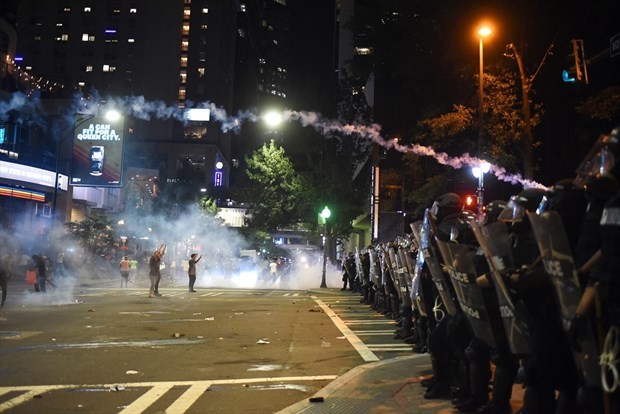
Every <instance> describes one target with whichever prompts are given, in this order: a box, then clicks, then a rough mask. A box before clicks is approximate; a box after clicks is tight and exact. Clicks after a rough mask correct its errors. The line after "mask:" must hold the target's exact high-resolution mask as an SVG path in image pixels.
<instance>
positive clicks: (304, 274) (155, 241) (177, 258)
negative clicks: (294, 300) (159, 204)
mask: <svg viewBox="0 0 620 414" xmlns="http://www.w3.org/2000/svg"><path fill="white" fill-rule="evenodd" d="M190 107H192V108H207V109H209V110H210V117H211V120H212V121H214V122H217V123H219V124H220V126H221V129H222V131H224V132H227V131H239V130H240V128H241V126H242V125H243V124H244V123H245V122H259V121H261V119H262V118H261V115H259V114H258V113H257V112H256V111H253V110H246V111H241V112H239V113H237V115H235V116H231V115H228V114H227V112H226V111H225V110H224V109H222V108H219V107H217V106H216V105H215V104H213V103H210V102H203V103H198V104H196V105H192V104H190V105H188V109H189V108H190ZM111 108H114V109H116V110H118V111H119V112H122V113H123V114H124V115H125V116H132V117H135V118H137V119H141V120H150V119H158V120H166V119H174V120H178V121H180V122H184V117H183V116H184V110H183V109H180V108H178V107H176V106H168V105H166V104H165V103H164V102H163V101H147V100H146V99H145V98H144V97H121V98H118V97H117V98H107V99H105V100H102V99H99V98H98V97H97V96H94V97H91V98H89V99H84V98H83V97H81V96H80V97H77V96H76V98H75V99H74V100H73V101H72V104H71V105H70V107H69V108H68V109H66V112H65V113H64V114H56V115H57V116H58V115H60V116H61V117H63V118H64V119H66V124H67V125H72V124H73V118H74V114H75V113H90V114H96V115H100V114H103V113H104V112H105V111H106V110H107V109H111ZM55 110H58V108H55ZM9 112H11V115H12V116H13V117H17V118H14V119H17V122H22V119H20V118H19V116H21V117H22V118H23V122H26V120H28V122H31V123H41V124H43V123H44V122H45V121H41V119H43V118H45V117H46V115H49V114H46V113H45V112H44V109H43V105H42V104H41V101H40V100H38V99H37V98H36V97H31V98H28V97H27V96H25V95H22V94H19V93H16V94H13V96H12V98H11V99H10V100H9V101H0V120H6V119H7V118H8V115H9ZM282 115H283V120H284V121H285V122H299V123H300V124H301V125H302V126H304V127H310V128H314V129H315V130H316V131H318V132H319V133H321V134H323V135H332V134H336V133H338V134H342V135H344V136H358V137H362V138H366V139H368V140H370V141H372V142H374V143H376V144H378V145H380V146H382V147H385V148H388V149H394V150H396V151H400V152H402V153H413V154H416V155H420V156H428V157H432V158H434V159H435V160H436V161H437V162H438V163H440V164H442V165H447V166H450V167H452V168H455V169H459V168H462V167H465V166H476V165H478V164H479V163H480V161H481V160H480V159H478V158H476V157H472V156H470V155H469V154H463V155H461V156H457V157H453V156H450V155H448V154H447V153H444V152H436V151H435V150H434V149H433V148H431V147H426V146H422V145H419V144H413V145H406V146H405V145H401V144H399V143H398V142H397V141H396V140H387V139H385V138H383V136H382V135H381V126H380V125H378V124H371V125H360V124H342V123H340V122H338V121H335V120H329V119H324V118H322V116H321V115H320V114H319V113H316V112H308V111H292V110H286V111H284V112H283V114H282ZM490 173H492V174H494V175H495V176H496V177H497V178H498V179H500V180H502V181H506V182H510V183H513V184H521V185H523V186H524V187H544V186H542V185H541V184H538V183H536V182H533V181H528V180H524V179H523V178H522V177H521V176H520V175H515V174H509V173H508V172H507V171H506V170H505V169H504V168H502V167H500V166H496V165H492V166H491V169H490ZM172 204H173V202H171V203H164V205H172ZM169 217H170V215H169V214H168V215H156V214H152V215H144V214H143V213H142V214H140V215H138V214H135V215H134V216H131V215H129V214H125V216H124V217H123V218H124V221H125V223H126V224H125V225H124V227H123V228H122V229H119V234H117V236H126V237H128V247H129V251H128V252H127V253H129V255H130V256H133V257H136V258H139V259H140V261H141V262H140V266H139V269H138V275H137V276H136V279H137V280H139V281H142V282H143V286H144V282H146V281H148V276H147V275H148V258H149V257H150V255H151V254H152V253H153V251H154V250H155V249H156V248H157V247H158V246H159V245H160V244H162V243H163V244H167V245H168V253H167V254H166V256H165V257H164V262H165V263H166V269H165V270H164V271H163V277H162V283H161V288H162V291H164V292H165V290H166V288H167V287H169V286H172V285H175V286H186V285H187V271H186V263H187V260H188V258H189V255H190V254H191V253H192V252H199V253H201V254H202V256H203V259H202V260H201V262H199V263H198V266H197V267H198V278H197V283H196V286H197V287H221V288H227V287H230V288H235V287H237V288H238V287H246V288H281V289H310V288H316V287H317V286H318V285H319V282H320V280H319V278H320V275H321V271H322V269H321V264H320V261H319V260H317V259H318V258H317V257H314V258H313V259H312V260H310V261H309V262H305V263H304V262H302V260H301V257H293V259H294V260H293V262H294V263H298V264H299V265H297V266H296V267H295V268H294V270H293V272H291V274H290V275H289V276H288V277H280V278H278V279H277V280H275V281H274V280H271V279H269V278H268V277H267V276H268V273H269V272H268V261H267V260H265V259H267V258H260V256H259V259H258V260H257V263H256V265H255V266H249V267H247V266H246V267H243V266H241V267H240V266H239V261H238V255H239V249H242V248H245V247H246V246H245V242H244V241H243V240H242V239H241V237H240V236H239V235H238V234H237V233H235V232H234V231H233V230H231V229H229V228H225V227H222V226H220V225H219V224H217V223H214V222H211V223H208V222H205V217H204V216H203V215H202V213H201V212H200V211H198V209H197V208H190V209H187V210H186V211H184V212H183V213H181V214H178V215H177V216H176V218H175V219H170V218H169ZM19 222H20V221H19V218H16V220H14V223H19ZM149 229H150V230H149ZM122 232H125V234H120V233H122ZM68 240H69V238H68V237H67V235H66V234H65V233H64V232H63V231H57V233H53V234H49V235H47V236H46V237H40V236H36V235H34V236H31V237H27V236H25V235H24V232H21V231H19V229H3V230H2V231H0V241H4V243H2V248H1V249H0V254H2V255H3V258H4V259H5V260H8V259H7V256H5V255H7V254H10V255H11V256H12V259H11V266H12V267H14V271H13V273H14V274H15V275H17V276H16V277H17V278H23V277H25V275H24V273H25V267H27V266H31V263H29V264H27V265H23V264H22V261H28V260H27V258H28V257H29V256H31V255H32V254H43V255H46V256H47V257H48V258H49V260H50V265H51V266H52V267H53V266H54V265H55V258H56V254H57V253H58V252H59V251H60V252H64V253H65V254H66V256H65V257H66V263H65V265H66V267H67V268H68V272H67V275H66V276H65V277H63V278H62V279H60V278H58V279H57V284H59V285H60V287H61V288H59V289H57V290H56V291H53V290H51V289H50V291H48V293H47V295H35V294H34V292H33V293H32V295H25V299H24V302H23V304H24V305H29V304H33V305H34V304H39V305H40V304H47V305H51V304H54V305H61V304H72V303H76V299H75V297H74V296H73V294H74V293H75V292H77V293H78V294H79V291H80V286H82V285H85V284H89V283H91V282H92V281H93V280H94V279H97V278H99V279H100V278H114V279H115V280H118V281H119V283H120V275H119V271H118V261H119V260H120V257H121V253H120V252H117V257H116V260H115V261H114V262H113V263H108V262H106V261H105V260H104V259H103V255H104V254H105V252H104V251H101V250H99V251H97V250H95V251H94V252H87V251H84V250H80V248H79V247H78V246H75V245H73V244H69V242H68ZM117 249H118V248H117ZM26 255H27V256H26ZM24 257H25V258H24ZM173 262H174V267H173V266H172V263H173ZM184 264H185V266H184ZM172 272H175V273H176V277H177V281H176V282H173V281H172V280H171V279H170V275H171V273H172ZM340 276H341V273H340V271H339V270H337V269H335V268H334V267H332V266H328V269H327V275H326V279H327V283H328V286H330V287H339V286H340V285H341V279H340ZM31 289H32V288H31ZM146 289H148V287H147V288H146ZM32 290H33V289H32ZM145 295H146V290H145ZM78 297H79V296H78Z"/></svg>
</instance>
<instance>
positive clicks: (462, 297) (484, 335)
mask: <svg viewBox="0 0 620 414" xmlns="http://www.w3.org/2000/svg"><path fill="white" fill-rule="evenodd" d="M435 241H436V242H437V246H438V247H439V251H440V252H441V255H442V256H443V259H444V263H445V264H446V266H447V268H448V274H449V275H450V278H451V279H452V285H453V286H454V291H455V292H456V295H457V299H458V301H459V304H460V305H461V309H462V310H463V313H464V314H465V316H466V317H467V319H468V320H469V323H470V326H471V328H472V330H473V332H474V336H476V337H477V338H478V339H480V340H481V341H483V342H484V343H486V344H487V345H488V346H490V347H491V348H494V347H495V337H494V335H493V329H492V328H491V323H490V321H489V313H488V311H487V308H486V304H485V302H484V298H483V296H482V291H481V290H480V287H479V286H478V283H476V278H477V272H476V266H475V264H474V256H475V254H476V252H475V251H474V250H472V249H471V247H470V246H468V245H466V244H458V243H446V242H443V241H441V240H438V239H437V238H436V239H435Z"/></svg>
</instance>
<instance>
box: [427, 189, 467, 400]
mask: <svg viewBox="0 0 620 414" xmlns="http://www.w3.org/2000/svg"><path fill="white" fill-rule="evenodd" d="M462 211H463V203H462V200H461V197H459V196H458V194H455V193H445V194H442V195H441V196H439V197H438V198H437V199H436V200H435V202H434V203H433V206H432V207H431V209H430V213H431V215H432V216H433V217H434V219H435V220H436V223H437V230H438V233H439V234H437V235H436V236H437V237H438V238H440V239H441V240H444V241H449V240H451V237H452V238H454V237H455V236H457V235H456V234H455V233H454V229H455V228H458V227H459V225H460V224H461V222H462V220H461V218H462V217H461V214H462ZM448 279H449V278H446V280H448ZM447 288H448V290H451V289H452V286H451V284H450V282H447ZM449 294H450V295H451V296H452V297H454V294H453V293H451V292H449ZM435 296H437V294H435V295H433V297H435ZM469 340H470V334H469V330H468V327H467V322H466V320H465V319H464V316H463V315H462V314H461V312H460V310H458V309H457V312H456V314H455V315H454V316H450V315H449V314H448V313H447V312H445V316H444V317H443V318H442V319H441V320H439V321H437V325H436V326H435V327H434V329H432V330H431V332H430V335H429V338H428V348H429V353H430V355H431V362H432V366H433V374H434V379H435V382H434V384H433V385H432V387H430V388H429V389H428V390H427V391H426V392H425V393H424V398H426V399H436V398H443V397H448V396H450V392H451V389H450V387H451V385H452V384H453V382H454V380H455V379H456V380H457V385H458V386H459V388H460V389H461V390H463V391H464V392H466V391H467V390H469V386H468V385H465V384H464V383H465V382H466V381H468V377H469V374H468V373H467V372H466V371H467V363H466V358H465V355H464V352H465V348H466V346H467V344H468V343H469ZM461 397H464V396H461ZM464 399H465V398H464Z"/></svg>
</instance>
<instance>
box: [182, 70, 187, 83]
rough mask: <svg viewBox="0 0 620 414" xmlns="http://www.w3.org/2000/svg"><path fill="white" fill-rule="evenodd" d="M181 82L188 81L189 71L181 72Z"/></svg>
mask: <svg viewBox="0 0 620 414" xmlns="http://www.w3.org/2000/svg"><path fill="white" fill-rule="evenodd" d="M181 83H187V72H185V71H182V72H181Z"/></svg>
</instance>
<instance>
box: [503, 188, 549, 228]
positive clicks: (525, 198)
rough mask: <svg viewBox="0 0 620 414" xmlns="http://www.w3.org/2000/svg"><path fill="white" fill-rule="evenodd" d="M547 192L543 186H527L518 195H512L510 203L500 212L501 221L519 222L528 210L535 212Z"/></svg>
mask: <svg viewBox="0 0 620 414" xmlns="http://www.w3.org/2000/svg"><path fill="white" fill-rule="evenodd" d="M546 193H547V192H546V191H545V190H543V189H541V188H527V189H525V190H523V191H521V192H520V193H519V194H518V195H516V196H512V197H510V201H508V205H507V206H506V208H504V210H503V211H502V212H501V213H500V214H499V217H498V218H497V219H498V220H499V221H506V222H518V221H521V220H523V218H524V217H525V216H526V214H525V213H526V212H528V211H529V212H534V211H536V210H537V209H538V206H539V205H540V202H541V201H542V199H543V197H544V196H545V194H546Z"/></svg>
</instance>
